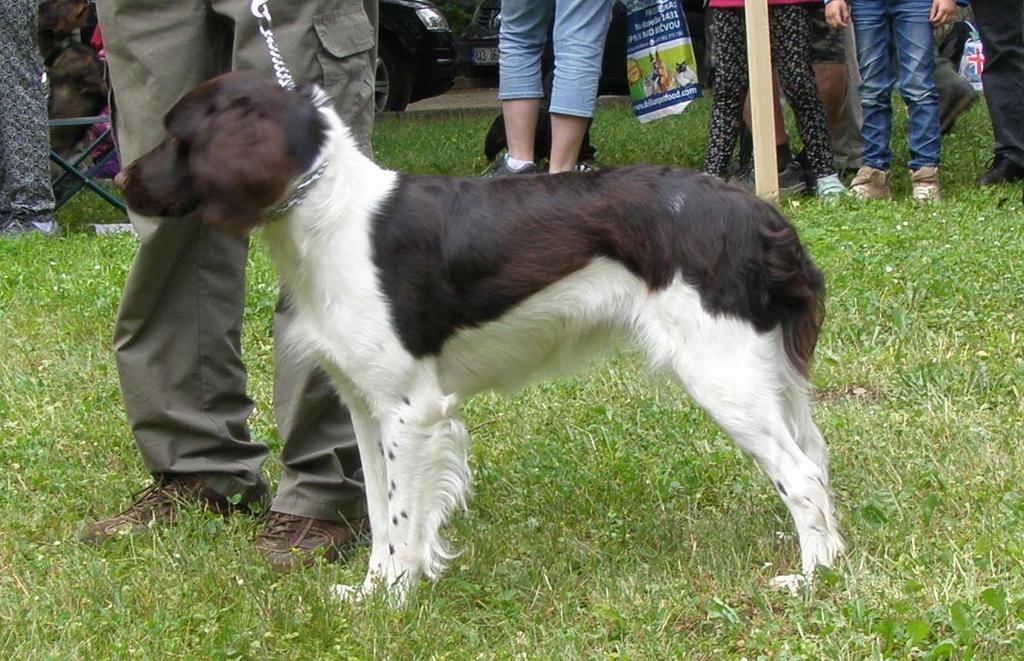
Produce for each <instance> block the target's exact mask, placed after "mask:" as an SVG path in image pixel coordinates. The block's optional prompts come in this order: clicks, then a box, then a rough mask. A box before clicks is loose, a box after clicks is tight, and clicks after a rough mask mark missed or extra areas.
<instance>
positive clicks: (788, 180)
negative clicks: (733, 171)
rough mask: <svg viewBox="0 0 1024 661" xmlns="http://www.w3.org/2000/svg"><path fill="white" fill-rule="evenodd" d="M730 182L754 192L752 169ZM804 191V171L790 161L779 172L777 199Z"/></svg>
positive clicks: (797, 164)
mask: <svg viewBox="0 0 1024 661" xmlns="http://www.w3.org/2000/svg"><path fill="white" fill-rule="evenodd" d="M731 181H732V182H733V183H735V184H737V185H738V186H742V187H743V188H746V189H747V190H748V191H750V192H752V193H753V192H754V190H755V183H754V170H753V169H751V170H748V171H747V173H746V174H744V175H743V176H741V177H736V178H734V179H732V180H731ZM811 190H812V191H813V190H814V189H813V188H812V189H811ZM806 191H807V182H806V181H805V179H804V169H803V168H802V167H801V166H800V164H799V163H798V162H796V161H795V160H793V161H790V162H789V163H787V164H786V167H784V168H783V169H782V171H781V172H779V197H785V196H788V195H798V194H800V193H803V192H806Z"/></svg>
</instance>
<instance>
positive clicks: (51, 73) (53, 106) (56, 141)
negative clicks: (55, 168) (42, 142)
mask: <svg viewBox="0 0 1024 661" xmlns="http://www.w3.org/2000/svg"><path fill="white" fill-rule="evenodd" d="M88 20H89V3H88V2H86V1H85V0H46V2H43V3H42V4H40V5H39V28H38V29H39V51H40V53H41V54H42V56H43V61H44V62H45V64H46V75H47V79H48V80H49V87H50V100H49V116H50V119H67V118H70V117H92V116H94V115H98V114H99V113H100V111H102V110H103V108H104V107H105V106H106V105H107V83H106V80H105V79H104V76H103V62H101V61H100V58H99V55H98V54H97V53H96V51H95V50H93V49H92V48H91V47H90V46H88V45H87V44H83V43H82V42H81V41H78V40H77V39H75V37H74V35H75V33H76V32H78V31H79V30H81V29H82V28H83V27H84V26H85V25H86V23H87V21H88ZM88 132H89V126H66V127H60V128H53V129H50V147H51V148H52V149H53V151H55V152H56V153H57V154H59V155H60V156H61V157H63V158H68V157H70V156H71V155H72V154H74V152H75V148H76V147H77V146H78V145H79V144H80V143H81V142H82V140H84V139H85V137H86V135H87V134H88Z"/></svg>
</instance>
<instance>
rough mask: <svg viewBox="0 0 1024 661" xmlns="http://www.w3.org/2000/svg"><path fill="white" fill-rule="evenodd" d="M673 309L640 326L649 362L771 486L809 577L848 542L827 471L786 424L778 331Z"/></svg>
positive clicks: (681, 305)
mask: <svg viewBox="0 0 1024 661" xmlns="http://www.w3.org/2000/svg"><path fill="white" fill-rule="evenodd" d="M675 303H677V304H678V305H674V306H673V308H674V310H672V311H671V312H670V313H666V311H665V309H664V308H661V309H658V308H654V309H653V310H652V311H650V312H649V313H648V314H646V315H645V316H643V317H642V318H641V319H640V320H639V323H640V337H641V340H642V341H643V342H644V344H645V346H646V347H647V348H648V353H649V354H650V357H651V360H652V362H653V363H654V364H655V365H656V366H667V367H669V368H670V369H671V370H672V372H674V373H675V375H676V377H677V378H678V379H679V380H680V382H681V383H682V385H683V387H684V388H686V390H687V391H688V392H689V393H690V395H691V396H692V397H693V398H694V399H695V400H696V401H697V403H698V404H700V406H701V407H702V408H704V410H705V411H707V412H708V413H709V414H710V415H711V417H712V418H714V420H715V421H716V422H717V423H718V424H719V425H720V426H721V427H722V429H724V430H725V432H726V433H727V434H729V436H731V437H732V439H733V440H734V441H735V442H736V444H737V445H739V446H740V448H742V449H743V450H745V451H746V452H747V453H749V454H750V455H752V456H753V457H754V460H755V461H756V462H757V464H758V466H760V467H761V470H762V471H763V472H764V473H765V475H767V476H768V478H769V479H770V480H771V481H772V484H773V485H774V486H775V489H776V490H777V491H778V493H779V496H780V497H781V498H782V501H783V502H784V503H785V504H786V507H787V508H788V509H789V512H790V515H791V516H792V517H793V521H794V523H795V524H796V529H797V533H798V535H799V538H800V551H801V567H802V570H803V572H804V574H805V575H810V574H811V573H812V572H813V571H814V568H815V567H816V566H817V565H825V566H830V565H831V564H832V563H833V561H834V560H835V558H836V556H837V555H839V554H840V553H841V552H842V550H843V541H842V537H841V536H840V534H839V530H838V526H837V525H836V521H835V517H834V514H833V507H832V499H831V496H830V494H829V490H828V486H827V473H826V471H825V468H824V465H823V463H822V464H819V463H818V461H816V460H814V459H812V458H809V457H808V456H807V455H806V454H805V453H804V451H803V450H802V449H801V447H800V445H798V443H797V440H796V439H795V438H794V432H793V431H791V430H790V425H787V424H786V423H787V417H786V413H787V410H786V404H787V402H786V401H785V396H784V392H785V389H786V387H787V385H788V383H787V378H786V377H787V375H788V374H789V370H790V369H791V366H790V365H789V363H788V360H787V358H786V354H785V351H784V350H783V348H782V342H781V340H780V338H779V335H778V332H777V331H772V332H768V333H757V332H756V331H755V330H754V329H753V328H752V327H751V326H750V324H748V323H747V322H745V321H743V320H740V319H734V318H730V317H726V316H712V315H709V314H707V313H706V312H704V311H703V310H702V309H700V308H699V307H696V306H693V305H690V306H689V309H688V310H687V309H686V306H685V305H686V300H685V299H677V300H676V301H675ZM680 312H681V314H680ZM808 415H809V414H808ZM816 459H817V460H819V461H822V462H823V461H824V456H823V455H822V456H819V457H816Z"/></svg>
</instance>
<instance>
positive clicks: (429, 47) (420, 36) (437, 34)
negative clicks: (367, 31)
mask: <svg viewBox="0 0 1024 661" xmlns="http://www.w3.org/2000/svg"><path fill="white" fill-rule="evenodd" d="M378 31H379V40H378V44H377V89H376V98H375V101H376V106H377V111H378V112H380V111H381V110H405V107H406V106H407V105H409V103H411V102H412V101H418V100H419V99H426V98H428V97H431V96H437V95H438V94H444V93H445V92H447V91H448V90H449V89H451V87H452V85H454V84H455V73H456V68H457V65H458V49H457V47H456V45H455V37H454V36H453V35H452V31H451V28H450V27H449V26H448V19H447V18H445V15H444V14H442V13H441V10H440V9H438V8H437V7H436V6H435V5H434V4H432V3H431V2H429V1H428V0H381V2H380V25H379V28H378Z"/></svg>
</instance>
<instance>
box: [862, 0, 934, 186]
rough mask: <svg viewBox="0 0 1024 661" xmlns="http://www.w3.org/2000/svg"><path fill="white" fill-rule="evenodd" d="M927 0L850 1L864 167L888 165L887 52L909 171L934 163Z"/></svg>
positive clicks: (890, 84) (890, 85)
mask: <svg viewBox="0 0 1024 661" xmlns="http://www.w3.org/2000/svg"><path fill="white" fill-rule="evenodd" d="M931 5H932V3H931V0H852V3H851V12H850V13H851V14H852V16H853V29H854V33H855V34H856V37H857V61H858V62H859V65H860V77H861V84H860V102H861V107H862V108H863V110H864V125H863V128H862V129H861V132H862V133H863V136H864V154H863V156H864V165H867V166H870V167H873V168H876V169H879V170H888V169H889V166H890V164H891V163H892V149H891V148H890V146H889V141H890V140H891V139H892V88H893V84H894V82H896V81H895V73H894V71H893V50H894V47H895V53H896V61H897V62H898V63H899V81H898V83H897V84H898V86H899V90H900V95H901V96H902V97H903V100H904V101H906V103H907V110H908V112H909V115H910V119H909V122H908V124H907V141H908V142H909V143H910V163H909V166H910V169H911V170H917V169H920V168H922V167H924V166H926V165H932V166H934V165H938V164H939V152H940V147H941V141H940V138H939V92H938V90H937V89H936V87H935V82H934V81H933V80H932V71H933V70H934V69H935V47H934V45H933V42H932V26H931V24H930V23H929V22H928V12H929V11H930V10H931Z"/></svg>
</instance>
